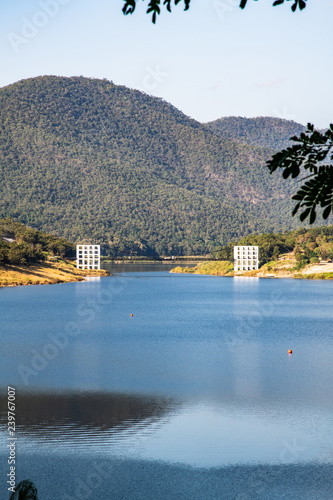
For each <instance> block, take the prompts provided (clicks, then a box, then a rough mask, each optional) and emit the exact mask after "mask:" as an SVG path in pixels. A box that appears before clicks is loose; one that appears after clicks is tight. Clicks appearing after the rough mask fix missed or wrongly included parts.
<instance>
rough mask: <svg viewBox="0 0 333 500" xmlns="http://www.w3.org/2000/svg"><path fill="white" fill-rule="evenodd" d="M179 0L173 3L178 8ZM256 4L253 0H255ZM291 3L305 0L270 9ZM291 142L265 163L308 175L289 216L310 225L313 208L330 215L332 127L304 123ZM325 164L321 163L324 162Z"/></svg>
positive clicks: (302, 1)
mask: <svg viewBox="0 0 333 500" xmlns="http://www.w3.org/2000/svg"><path fill="white" fill-rule="evenodd" d="M137 1H138V0H125V5H124V7H123V12H124V14H132V13H133V12H134V10H135V7H136V2H137ZM180 1H181V0H174V4H175V5H178V4H179V3H180ZM190 1H191V0H184V4H185V10H188V9H189V7H190ZM255 1H257V0H255ZM285 1H286V2H290V1H292V2H293V4H292V6H291V10H292V11H293V12H295V11H296V10H297V7H298V8H299V9H300V10H303V9H304V8H305V7H306V5H307V4H306V2H307V0H275V1H274V2H273V6H277V5H282V4H283V3H284V2H285ZM247 3H248V0H240V5H239V6H240V8H241V9H244V8H245V7H246V5H247ZM160 4H161V0H149V1H148V9H147V13H150V12H152V13H153V16H152V22H153V23H155V22H156V15H157V14H160V12H161V9H160ZM163 5H165V6H166V8H167V10H168V11H169V12H171V0H164V1H163ZM291 140H293V141H296V142H298V143H299V144H297V145H295V146H292V147H290V148H287V149H284V150H283V151H281V152H279V153H276V154H275V155H274V156H273V157H272V159H271V160H270V161H269V162H268V163H267V167H268V168H269V169H270V172H271V173H273V172H274V171H275V170H277V168H283V169H284V171H283V177H284V178H285V179H287V178H288V177H289V176H291V177H292V178H293V179H294V178H296V177H298V176H299V175H300V174H301V173H303V172H304V171H306V170H307V171H308V172H310V175H308V176H306V177H303V178H302V179H301V180H305V179H310V180H308V181H307V182H305V183H304V184H303V185H302V186H301V189H299V190H298V191H297V193H296V194H295V195H294V196H293V197H292V199H294V200H295V201H297V203H296V205H295V207H294V210H293V213H292V215H293V216H294V215H295V214H296V213H297V212H298V210H302V209H304V210H303V211H302V213H301V214H300V220H301V221H304V220H305V219H306V218H307V217H309V223H310V224H313V223H314V222H315V220H316V216H317V214H316V208H317V207H318V206H320V207H321V208H323V213H322V216H323V218H324V219H327V218H328V217H329V215H330V214H331V212H333V210H332V209H333V153H332V154H331V156H329V155H330V152H331V150H332V145H333V124H331V125H330V128H329V130H327V131H326V132H325V133H323V134H322V133H320V132H319V131H317V130H314V127H313V125H311V124H310V123H309V124H308V128H307V131H306V132H305V133H302V134H301V135H300V137H296V136H294V137H292V138H291ZM326 159H328V163H326V164H324V163H323V162H324V160H326Z"/></svg>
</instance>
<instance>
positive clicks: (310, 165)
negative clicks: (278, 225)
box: [267, 123, 333, 224]
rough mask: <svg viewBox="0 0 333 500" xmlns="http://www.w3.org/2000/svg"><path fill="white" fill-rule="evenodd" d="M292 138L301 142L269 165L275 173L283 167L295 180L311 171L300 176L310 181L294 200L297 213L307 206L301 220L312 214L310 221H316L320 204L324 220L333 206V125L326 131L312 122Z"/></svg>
mask: <svg viewBox="0 0 333 500" xmlns="http://www.w3.org/2000/svg"><path fill="white" fill-rule="evenodd" d="M291 140H292V141H295V142H297V143H298V144H295V145H294V146H291V147H289V148H287V149H284V150H282V151H280V152H278V153H276V154H275V155H274V156H273V157H272V159H271V160H269V161H268V162H267V167H268V168H269V170H270V172H271V173H273V172H274V171H275V170H277V169H278V168H282V169H283V174H282V175H283V177H284V179H287V178H288V177H290V176H291V178H293V179H295V178H296V177H298V176H299V175H301V174H303V173H305V172H310V174H309V175H307V176H306V177H303V178H302V179H300V180H301V181H303V180H305V179H309V180H307V182H305V183H304V184H303V185H302V186H301V188H300V189H299V190H298V191H297V193H296V194H295V195H294V196H293V197H292V199H293V200H295V201H297V203H296V205H295V207H294V210H293V216H294V215H295V214H296V213H297V212H298V210H303V209H304V210H303V211H302V213H301V214H300V220H301V221H303V220H305V219H306V218H307V217H308V216H309V222H310V224H313V223H314V221H315V220H316V215H317V214H316V208H317V207H318V206H319V207H321V208H322V209H323V213H322V216H323V219H327V218H328V216H329V215H330V213H331V212H332V209H333V124H331V125H330V128H329V129H328V130H326V132H324V133H321V132H319V131H318V130H314V127H313V125H311V123H308V126H307V130H306V131H305V132H304V133H302V134H301V135H300V136H299V137H296V136H294V137H292V138H291Z"/></svg>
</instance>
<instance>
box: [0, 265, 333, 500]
mask: <svg viewBox="0 0 333 500" xmlns="http://www.w3.org/2000/svg"><path fill="white" fill-rule="evenodd" d="M147 269H149V270H148V271H147ZM112 271H113V272H115V271H116V273H115V274H113V276H111V277H108V278H100V279H89V280H88V281H87V282H84V283H71V284H64V285H52V286H33V287H18V288H5V289H1V290H0V308H1V330H2V334H1V353H0V357H1V363H0V386H1V388H2V389H1V393H2V397H1V409H2V413H1V429H2V431H1V434H0V440H1V450H2V455H1V457H2V459H1V472H2V474H1V477H2V478H5V476H6V474H7V472H8V470H7V469H8V466H7V459H6V452H3V450H5V449H6V444H7V442H8V440H7V439H8V434H7V421H6V388H7V385H10V386H12V387H15V388H16V392H17V396H16V397H17V410H16V412H17V424H18V426H17V432H16V436H17V438H18V439H17V443H18V444H17V450H16V452H17V481H19V480H21V479H23V478H26V477H29V478H31V479H32V480H34V481H35V483H36V485H37V486H38V488H39V492H40V499H41V500H45V499H67V500H68V499H81V500H84V499H85V498H86V499H88V498H106V499H108V498H110V499H113V498H115V499H120V498H123V499H133V500H134V499H159V498H161V499H174V498H175V499H176V498H182V499H198V500H200V499H203V500H205V499H230V500H232V499H239V500H241V499H243V500H244V499H290V500H292V499H298V498H299V499H302V500H303V499H309V500H310V499H311V500H312V499H323V500H324V499H325V500H326V499H327V500H329V499H330V500H332V499H333V485H332V480H333V467H332V466H333V420H332V409H333V368H332V359H333V341H332V325H333V307H332V305H333V284H332V283H331V282H325V281H305V280H302V281H298V280H264V279H261V280H259V279H256V278H251V279H246V278H219V277H210V276H198V275H196V276H191V275H173V274H169V273H168V267H165V266H163V267H161V266H159V267H156V266H152V267H149V268H147V267H144V268H142V266H141V267H140V268H136V267H133V266H130V267H129V266H126V268H124V267H118V268H113V269H112ZM128 271H129V272H128ZM131 315H133V316H131ZM288 349H292V350H293V353H292V355H289V354H288ZM6 488H7V487H6V484H5V481H3V484H2V492H3V493H1V498H7V497H8V495H7V493H6Z"/></svg>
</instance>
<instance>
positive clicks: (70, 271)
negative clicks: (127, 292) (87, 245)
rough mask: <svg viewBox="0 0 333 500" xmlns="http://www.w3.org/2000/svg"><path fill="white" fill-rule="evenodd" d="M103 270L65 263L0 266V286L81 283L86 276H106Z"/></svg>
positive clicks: (106, 273)
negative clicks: (82, 267) (77, 267)
mask: <svg viewBox="0 0 333 500" xmlns="http://www.w3.org/2000/svg"><path fill="white" fill-rule="evenodd" d="M108 274H109V273H108V272H107V271H105V270H100V271H91V270H86V269H85V270H81V269H76V267H75V266H74V264H72V263H71V262H67V261H60V262H43V263H38V264H36V265H34V266H29V267H26V266H0V286H19V285H48V284H54V283H68V282H72V281H83V280H84V278H85V277H86V276H108Z"/></svg>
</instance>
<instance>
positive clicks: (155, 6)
mask: <svg viewBox="0 0 333 500" xmlns="http://www.w3.org/2000/svg"><path fill="white" fill-rule="evenodd" d="M181 1H183V2H184V5H185V8H184V10H188V9H189V7H190V2H191V0H174V4H175V5H178V4H179V3H180V2H181ZM136 3H137V0H125V3H124V6H123V13H124V14H125V15H127V14H133V12H134V11H135V7H136ZM171 4H172V1H171V0H164V1H163V5H165V7H166V9H167V10H168V11H169V12H171ZM160 5H161V0H148V8H147V14H150V13H152V22H153V23H154V24H155V23H156V16H157V15H159V14H160V13H161V8H160Z"/></svg>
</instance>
